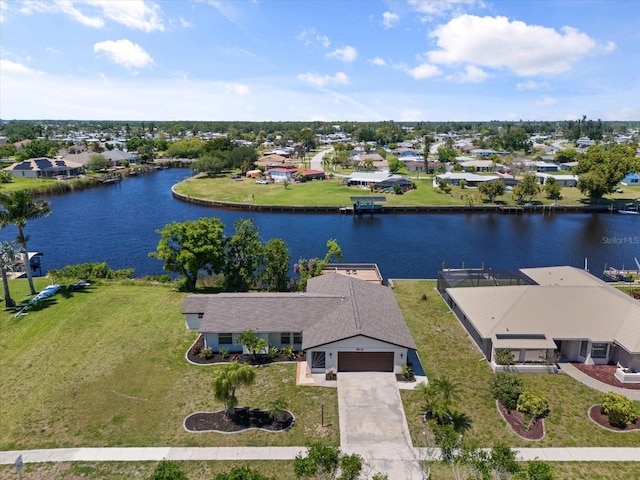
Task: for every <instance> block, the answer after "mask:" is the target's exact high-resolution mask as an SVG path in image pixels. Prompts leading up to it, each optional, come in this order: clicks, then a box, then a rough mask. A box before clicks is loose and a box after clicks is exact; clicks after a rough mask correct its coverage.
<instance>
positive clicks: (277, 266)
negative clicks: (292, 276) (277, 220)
mask: <svg viewBox="0 0 640 480" xmlns="http://www.w3.org/2000/svg"><path fill="white" fill-rule="evenodd" d="M263 254H264V259H263V261H264V267H263V269H262V274H261V283H262V286H263V288H265V289H266V290H268V291H270V292H283V291H285V290H287V289H288V287H289V262H290V261H291V255H290V254H289V249H288V248H287V244H286V243H285V242H284V240H282V239H281V238H272V239H270V240H269V241H268V242H267V243H266V244H265V246H264V249H263Z"/></svg>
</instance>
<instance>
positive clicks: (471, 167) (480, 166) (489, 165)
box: [459, 160, 506, 172]
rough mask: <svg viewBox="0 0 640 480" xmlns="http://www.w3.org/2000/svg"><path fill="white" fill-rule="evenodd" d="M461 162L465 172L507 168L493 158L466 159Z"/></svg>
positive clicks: (493, 170) (492, 170)
mask: <svg viewBox="0 0 640 480" xmlns="http://www.w3.org/2000/svg"><path fill="white" fill-rule="evenodd" d="M459 163H460V166H461V167H462V170H463V171H465V172H496V171H498V170H501V169H502V170H504V169H505V168H506V167H505V166H504V165H502V164H500V163H496V162H494V161H493V160H465V161H462V162H459Z"/></svg>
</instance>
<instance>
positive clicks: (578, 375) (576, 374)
mask: <svg viewBox="0 0 640 480" xmlns="http://www.w3.org/2000/svg"><path fill="white" fill-rule="evenodd" d="M559 365H560V370H562V371H563V372H564V373H566V374H567V375H569V376H570V377H572V378H574V379H576V380H577V381H579V382H580V383H584V384H585V385H586V386H587V387H591V388H593V389H595V390H599V391H601V392H605V393H606V392H614V393H619V394H620V395H624V396H625V397H627V398H630V399H631V400H638V401H640V390H632V389H630V388H620V387H614V386H612V385H608V384H606V383H603V382H601V381H600V380H596V379H595V378H593V377H590V376H589V375H587V374H585V373H583V372H581V371H580V370H578V369H577V368H576V367H575V366H573V364H571V363H569V362H562V363H560V364H559Z"/></svg>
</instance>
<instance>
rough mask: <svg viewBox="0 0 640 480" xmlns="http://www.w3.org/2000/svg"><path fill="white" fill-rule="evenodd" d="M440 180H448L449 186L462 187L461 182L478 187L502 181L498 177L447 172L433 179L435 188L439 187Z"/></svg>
mask: <svg viewBox="0 0 640 480" xmlns="http://www.w3.org/2000/svg"><path fill="white" fill-rule="evenodd" d="M438 179H440V180H446V181H447V183H448V184H449V185H454V186H457V185H460V180H464V181H465V182H466V184H467V187H477V186H478V185H480V184H481V183H483V182H492V181H494V180H502V177H500V176H498V175H477V174H475V173H464V172H447V173H441V174H439V175H436V177H435V178H434V179H433V186H434V187H437V186H438Z"/></svg>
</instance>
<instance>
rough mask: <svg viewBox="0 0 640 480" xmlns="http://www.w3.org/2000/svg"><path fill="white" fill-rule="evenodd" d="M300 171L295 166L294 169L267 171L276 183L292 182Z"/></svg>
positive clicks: (280, 168)
mask: <svg viewBox="0 0 640 480" xmlns="http://www.w3.org/2000/svg"><path fill="white" fill-rule="evenodd" d="M297 171H298V169H297V168H296V167H295V166H294V167H293V168H283V167H276V168H270V169H269V170H268V171H267V174H268V176H270V177H271V180H273V181H274V182H276V183H280V182H284V181H292V180H293V178H294V176H295V174H296V172H297Z"/></svg>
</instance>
